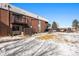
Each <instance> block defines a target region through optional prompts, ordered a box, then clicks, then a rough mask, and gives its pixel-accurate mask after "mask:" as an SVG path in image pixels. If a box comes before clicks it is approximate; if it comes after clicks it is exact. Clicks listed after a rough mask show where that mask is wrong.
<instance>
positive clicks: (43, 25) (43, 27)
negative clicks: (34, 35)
mask: <svg viewBox="0 0 79 59" xmlns="http://www.w3.org/2000/svg"><path fill="white" fill-rule="evenodd" d="M46 27H47V23H46V22H45V21H43V20H41V32H44V31H45V29H46Z"/></svg>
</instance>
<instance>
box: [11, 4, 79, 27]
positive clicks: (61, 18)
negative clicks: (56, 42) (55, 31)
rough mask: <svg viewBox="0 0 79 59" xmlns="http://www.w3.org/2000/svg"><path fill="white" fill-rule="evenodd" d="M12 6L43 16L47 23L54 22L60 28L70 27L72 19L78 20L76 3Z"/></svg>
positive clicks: (78, 13)
mask: <svg viewBox="0 0 79 59" xmlns="http://www.w3.org/2000/svg"><path fill="white" fill-rule="evenodd" d="M12 5H15V6H17V7H20V8H22V9H24V10H27V11H29V12H32V13H35V14H37V15H40V16H43V17H45V18H47V19H48V21H49V23H52V22H53V21H56V22H57V23H58V24H59V26H60V27H70V26H71V25H72V21H73V20H74V19H78V20H79V4H78V3H73V4H72V3H12Z"/></svg>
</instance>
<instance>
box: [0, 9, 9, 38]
mask: <svg viewBox="0 0 79 59" xmlns="http://www.w3.org/2000/svg"><path fill="white" fill-rule="evenodd" d="M8 33H9V12H8V11H7V10H3V9H0V36H6V35H8Z"/></svg>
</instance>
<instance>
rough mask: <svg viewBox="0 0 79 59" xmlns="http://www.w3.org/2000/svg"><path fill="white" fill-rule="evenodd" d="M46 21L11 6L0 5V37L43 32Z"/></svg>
mask: <svg viewBox="0 0 79 59" xmlns="http://www.w3.org/2000/svg"><path fill="white" fill-rule="evenodd" d="M47 25H48V22H47V19H45V18H43V17H41V16H38V15H36V14H33V13H30V12H28V11H25V10H23V9H20V8H18V7H15V6H13V5H11V4H6V3H0V36H8V35H16V34H22V33H24V34H25V35H26V34H33V33H38V32H44V31H45V29H46V27H47Z"/></svg>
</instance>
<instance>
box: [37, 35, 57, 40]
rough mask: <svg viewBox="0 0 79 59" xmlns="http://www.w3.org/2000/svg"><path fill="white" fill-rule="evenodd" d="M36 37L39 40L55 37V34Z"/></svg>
mask: <svg viewBox="0 0 79 59" xmlns="http://www.w3.org/2000/svg"><path fill="white" fill-rule="evenodd" d="M37 38H38V39H41V40H50V39H56V35H51V34H45V35H42V36H40V37H37Z"/></svg>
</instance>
